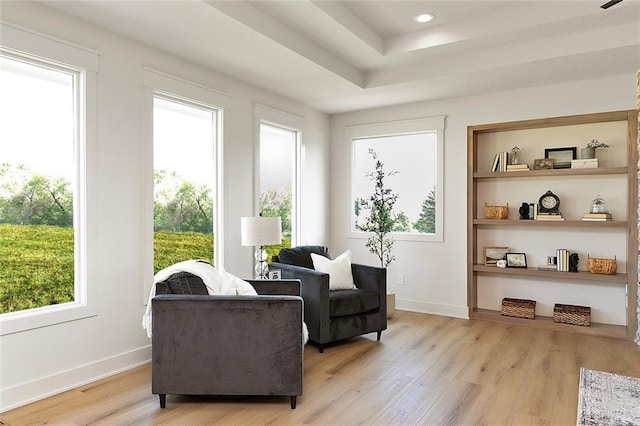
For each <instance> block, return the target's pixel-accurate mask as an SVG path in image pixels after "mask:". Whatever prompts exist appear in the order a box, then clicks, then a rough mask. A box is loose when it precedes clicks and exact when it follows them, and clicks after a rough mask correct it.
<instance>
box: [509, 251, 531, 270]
mask: <svg viewBox="0 0 640 426" xmlns="http://www.w3.org/2000/svg"><path fill="white" fill-rule="evenodd" d="M505 256H506V260H507V268H526V267H527V255H526V254H525V253H506V255H505Z"/></svg>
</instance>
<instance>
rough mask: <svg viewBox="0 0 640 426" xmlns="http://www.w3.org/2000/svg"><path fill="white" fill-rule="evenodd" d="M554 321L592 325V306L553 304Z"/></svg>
mask: <svg viewBox="0 0 640 426" xmlns="http://www.w3.org/2000/svg"><path fill="white" fill-rule="evenodd" d="M553 322H559V323H562V324H573V325H591V308H590V307H588V306H575V305H563V304H561V303H556V304H555V305H554V306H553Z"/></svg>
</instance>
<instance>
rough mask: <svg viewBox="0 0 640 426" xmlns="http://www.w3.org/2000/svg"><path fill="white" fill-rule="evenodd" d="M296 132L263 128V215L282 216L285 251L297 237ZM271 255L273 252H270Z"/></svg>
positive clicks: (261, 135) (266, 126) (261, 145)
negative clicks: (294, 209)
mask: <svg viewBox="0 0 640 426" xmlns="http://www.w3.org/2000/svg"><path fill="white" fill-rule="evenodd" d="M297 137H298V134H297V132H295V131H292V130H288V129H283V128H281V127H277V126H273V125H269V124H265V123H261V124H260V206H259V207H260V211H261V212H262V215H263V216H270V217H274V216H280V218H281V220H282V247H291V240H292V238H294V237H295V236H294V235H293V230H294V229H295V226H294V225H295V224H294V223H293V221H294V218H295V212H294V211H293V208H294V206H295V205H296V204H295V200H294V194H295V184H296V179H295V177H296V173H295V171H296V167H295V165H296V144H297ZM278 249H279V248H277V247H275V246H274V248H273V250H275V252H277V251H278ZM268 251H269V252H270V253H271V251H270V250H268Z"/></svg>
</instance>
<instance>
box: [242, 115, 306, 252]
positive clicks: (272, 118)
mask: <svg viewBox="0 0 640 426" xmlns="http://www.w3.org/2000/svg"><path fill="white" fill-rule="evenodd" d="M253 117H254V125H253V129H254V152H255V154H254V170H255V173H254V191H253V192H254V201H253V202H254V204H253V212H254V215H258V214H259V213H260V212H259V211H258V206H259V205H260V124H261V123H264V124H269V125H271V126H275V127H280V128H283V129H286V130H290V131H292V132H295V133H296V147H295V153H294V155H295V160H294V171H293V173H294V178H295V188H293V194H292V196H293V200H291V208H292V210H293V212H292V217H291V221H292V226H291V247H295V246H297V245H298V244H299V242H300V218H301V217H302V216H301V212H300V206H301V203H300V194H301V193H300V186H301V185H300V161H301V149H302V148H301V147H302V130H301V129H302V126H303V124H304V117H301V116H299V115H295V114H291V113H288V112H285V111H281V110H279V109H276V108H272V107H269V106H266V105H263V104H259V103H254V105H253Z"/></svg>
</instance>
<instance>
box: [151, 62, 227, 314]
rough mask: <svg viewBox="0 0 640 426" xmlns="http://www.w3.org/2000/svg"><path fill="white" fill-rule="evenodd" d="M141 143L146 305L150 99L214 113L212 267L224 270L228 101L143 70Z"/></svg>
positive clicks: (207, 90) (213, 92) (211, 91)
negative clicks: (173, 101)
mask: <svg viewBox="0 0 640 426" xmlns="http://www.w3.org/2000/svg"><path fill="white" fill-rule="evenodd" d="M142 75H143V85H144V89H143V113H142V114H143V140H144V141H145V143H144V144H143V147H142V174H143V179H142V181H143V182H142V247H143V253H142V270H143V273H142V282H143V286H142V287H143V288H142V297H143V303H144V304H145V305H146V304H147V302H148V300H149V292H150V291H151V286H152V285H153V98H154V96H156V95H158V96H162V97H166V98H168V99H176V100H180V99H182V100H184V101H186V102H187V103H191V104H201V105H203V106H205V107H207V108H210V109H215V110H217V114H218V117H217V124H218V128H217V133H216V141H217V144H216V147H215V152H214V155H215V167H216V184H215V188H213V203H214V207H215V213H214V214H215V220H214V223H213V235H214V247H215V249H214V263H215V265H216V266H218V267H220V268H224V226H223V224H224V206H223V203H222V201H223V188H224V181H223V177H224V169H223V158H222V153H223V146H224V140H225V138H224V132H225V130H224V129H225V128H226V127H227V124H228V123H227V120H228V114H226V112H228V111H229V110H230V109H231V97H229V96H228V95H226V94H224V93H222V92H220V91H218V90H215V89H212V88H209V87H206V86H202V85H200V84H197V83H192V82H190V81H187V80H184V79H182V78H179V77H175V76H172V75H169V74H166V73H164V72H161V71H157V70H154V69H152V68H147V67H143V69H142Z"/></svg>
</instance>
